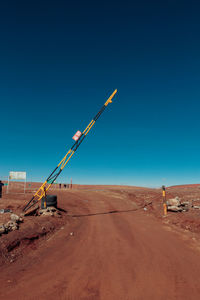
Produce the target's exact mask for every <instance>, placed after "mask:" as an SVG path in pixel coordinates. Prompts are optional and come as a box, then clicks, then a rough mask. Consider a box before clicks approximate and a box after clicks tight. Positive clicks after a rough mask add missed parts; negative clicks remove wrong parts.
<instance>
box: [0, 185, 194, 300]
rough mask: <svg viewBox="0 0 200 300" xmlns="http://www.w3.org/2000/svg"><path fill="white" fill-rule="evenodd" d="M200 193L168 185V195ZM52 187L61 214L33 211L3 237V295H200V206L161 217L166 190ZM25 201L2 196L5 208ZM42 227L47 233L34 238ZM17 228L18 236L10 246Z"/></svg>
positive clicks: (133, 298)
mask: <svg viewBox="0 0 200 300" xmlns="http://www.w3.org/2000/svg"><path fill="white" fill-rule="evenodd" d="M199 192H200V189H199V186H188V187H185V186H183V187H171V188H169V189H167V195H168V197H172V196H180V197H181V198H182V199H183V200H195V201H196V203H198V201H199V200H198V197H199ZM54 193H56V194H57V195H58V201H59V206H60V207H62V208H63V209H64V210H66V211H67V213H62V218H60V219H54V218H52V217H27V218H26V219H25V222H24V224H22V225H21V227H20V230H19V231H18V232H12V233H9V234H8V235H4V236H3V235H2V236H1V237H0V247H1V250H2V249H3V250H2V253H4V254H3V256H2V257H1V258H2V260H1V276H0V287H1V288H0V299H13V298H15V299H70V300H71V299H77V300H78V299H80V300H81V299H102V300H108V299H113V300H114V299H116V300H118V299H122V300H126V299H127V300H128V299H130V300H137V299H138V300H139V299H163V300H165V299H181V300H182V299H188V300H189V299H199V298H200V276H199V275H200V235H199V226H200V211H198V210H191V211H189V212H185V213H169V214H168V216H167V217H166V218H163V216H162V198H161V191H160V190H153V189H144V188H134V187H115V186H84V187H80V186H75V189H72V190H55V191H54ZM26 198H27V199H29V198H30V195H26ZM199 199H200V198H199ZM24 203H25V202H24V199H22V195H21V196H20V195H17V194H15V195H14V196H12V197H11V196H9V195H4V198H3V199H2V200H1V204H0V208H3V206H4V208H5V205H7V206H12V207H13V209H14V210H20V209H21V207H22V206H23V205H24ZM144 207H145V210H144ZM0 218H1V216H0ZM0 222H1V221H0ZM51 226H52V228H51ZM41 228H45V234H44V235H40V234H38V238H36V239H31V236H32V235H33V236H34V235H37V234H36V233H38V232H39V233H40V232H41ZM49 228H51V229H49ZM16 235H17V239H18V241H19V243H18V244H17V245H16V246H14V247H13V248H12V249H8V246H9V245H10V244H12V243H13V241H15V240H16ZM27 237H29V238H28V239H27V240H26V238H27ZM24 240H25V241H26V242H24ZM27 241H28V242H27ZM5 245H6V246H5ZM6 251H7V253H6Z"/></svg>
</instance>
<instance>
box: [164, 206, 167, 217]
mask: <svg viewBox="0 0 200 300" xmlns="http://www.w3.org/2000/svg"><path fill="white" fill-rule="evenodd" d="M163 209H164V216H166V215H167V204H166V203H163Z"/></svg>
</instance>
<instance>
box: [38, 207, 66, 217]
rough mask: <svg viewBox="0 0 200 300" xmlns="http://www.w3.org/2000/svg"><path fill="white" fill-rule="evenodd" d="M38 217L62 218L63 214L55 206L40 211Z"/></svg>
mask: <svg viewBox="0 0 200 300" xmlns="http://www.w3.org/2000/svg"><path fill="white" fill-rule="evenodd" d="M38 216H52V217H58V218H61V213H60V212H59V210H57V209H56V208H55V207H53V206H49V207H47V208H44V209H40V210H39V211H38Z"/></svg>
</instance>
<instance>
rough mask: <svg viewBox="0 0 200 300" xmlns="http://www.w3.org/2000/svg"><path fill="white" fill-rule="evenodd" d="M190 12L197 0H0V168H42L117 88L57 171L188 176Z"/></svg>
mask: <svg viewBox="0 0 200 300" xmlns="http://www.w3.org/2000/svg"><path fill="white" fill-rule="evenodd" d="M199 15H200V3H199V1H175V0H171V1H147V0H146V1H128V2H127V1H117V2H116V1H104V0H103V1H60V0H57V1H42V0H40V1H36V0H34V1H4V3H1V9H0V28H1V29H0V41H1V44H0V45H1V46H0V101H1V106H0V112H1V115H0V128H1V144H0V176H6V175H7V174H8V172H9V171H27V174H28V179H29V180H41V181H42V180H44V179H46V177H47V176H48V175H49V173H50V172H51V171H52V170H53V169H54V168H55V166H56V165H57V163H58V162H59V161H60V159H61V158H62V157H63V156H64V154H65V153H66V152H67V150H68V149H69V148H70V147H71V146H72V144H73V140H72V136H73V135H74V133H75V132H76V131H77V130H83V129H84V128H85V126H86V125H87V124H88V123H89V121H90V120H91V119H92V117H93V116H94V115H95V114H96V113H97V112H98V110H99V109H100V108H101V106H102V105H103V103H104V102H105V100H106V99H107V97H108V96H109V95H110V94H111V93H112V91H113V90H114V89H115V88H117V89H118V94H117V96H116V97H115V99H114V101H113V103H112V104H111V105H109V106H108V109H107V110H106V111H105V112H104V114H103V115H102V117H101V118H100V119H99V120H98V122H97V123H96V124H95V127H94V128H93V129H92V130H91V132H90V133H89V135H88V137H87V139H86V140H85V141H84V143H83V144H82V145H81V147H80V148H79V150H78V151H77V153H76V154H75V155H74V157H73V158H72V160H71V161H70V164H69V166H68V167H66V169H65V170H64V171H63V173H62V175H61V178H60V180H61V181H62V182H64V181H69V180H70V178H71V177H72V178H73V180H74V182H77V183H94V184H127V185H141V186H160V185H162V184H166V185H172V184H180V183H198V182H200V139H199V132H200V38H199V37H200V18H199Z"/></svg>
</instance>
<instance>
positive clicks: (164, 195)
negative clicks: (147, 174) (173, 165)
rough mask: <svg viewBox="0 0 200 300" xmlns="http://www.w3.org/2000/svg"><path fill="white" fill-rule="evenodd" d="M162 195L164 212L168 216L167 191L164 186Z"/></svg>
mask: <svg viewBox="0 0 200 300" xmlns="http://www.w3.org/2000/svg"><path fill="white" fill-rule="evenodd" d="M162 195H163V211H164V216H167V203H166V190H165V186H164V185H163V186H162Z"/></svg>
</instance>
